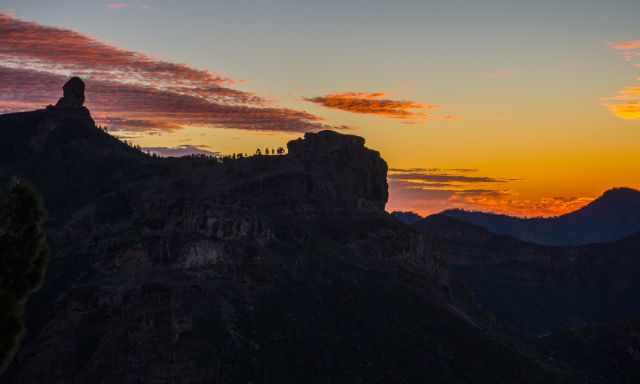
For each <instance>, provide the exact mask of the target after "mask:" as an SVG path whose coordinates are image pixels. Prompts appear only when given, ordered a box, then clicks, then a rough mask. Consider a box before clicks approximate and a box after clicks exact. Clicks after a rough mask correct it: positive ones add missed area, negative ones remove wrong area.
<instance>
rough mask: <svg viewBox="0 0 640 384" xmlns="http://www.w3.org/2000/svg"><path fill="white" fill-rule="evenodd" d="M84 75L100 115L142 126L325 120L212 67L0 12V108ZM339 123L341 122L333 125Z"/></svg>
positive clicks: (262, 126)
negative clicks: (277, 103) (280, 104)
mask: <svg viewBox="0 0 640 384" xmlns="http://www.w3.org/2000/svg"><path fill="white" fill-rule="evenodd" d="M70 74H74V75H80V76H82V77H84V78H85V79H86V80H87V103H88V106H89V107H90V108H91V109H92V112H94V115H95V117H96V118H97V120H99V121H101V122H103V123H105V124H109V125H110V126H111V127H112V128H115V129H121V130H132V131H137V132H144V131H152V132H162V131H166V130H175V129H180V128H182V127H185V126H189V125H196V124H198V125H203V126H211V127H228V128H238V129H250V130H269V131H289V132H305V131H312V130H318V129H324V128H328V126H327V125H325V124H324V123H323V122H322V119H320V118H319V117H317V116H314V115H312V114H310V113H307V112H303V111H295V110H291V109H286V108H273V107H268V105H269V103H268V102H267V101H266V100H265V99H263V98H260V97H258V96H256V95H254V94H252V93H248V92H244V91H240V90H236V89H233V88H230V87H229V85H230V84H233V81H232V80H230V79H228V78H226V77H223V76H220V75H217V74H214V73H212V72H210V71H206V70H201V69H196V68H193V67H190V66H188V65H185V64H176V63H172V62H168V61H163V60H158V59H154V58H151V57H150V56H148V55H145V54H142V53H138V52H133V51H128V50H125V49H121V48H118V47H115V46H113V45H109V44H106V43H103V42H100V41H98V40H96V39H94V38H91V37H88V36H85V35H82V34H80V33H77V32H74V31H70V30H67V29H61V28H54V27H48V26H42V25H40V24H37V23H32V22H27V21H23V20H20V19H17V18H15V17H13V16H10V15H7V14H1V13H0V92H2V93H0V110H3V111H5V112H7V111H14V110H20V109H26V108H27V107H29V108H31V107H34V106H42V105H44V104H48V103H55V101H56V99H57V97H59V95H60V89H61V86H62V84H63V83H64V80H65V79H66V78H67V77H68V76H69V75H70ZM331 128H337V127H331Z"/></svg>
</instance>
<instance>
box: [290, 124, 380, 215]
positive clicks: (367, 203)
mask: <svg viewBox="0 0 640 384" xmlns="http://www.w3.org/2000/svg"><path fill="white" fill-rule="evenodd" d="M287 147H288V150H289V155H290V156H291V157H293V158H295V159H297V160H299V161H301V162H302V163H303V164H304V168H305V171H306V172H308V173H309V174H311V175H314V177H313V179H312V183H311V185H310V192H311V193H312V194H313V195H314V196H316V197H317V199H318V200H326V199H330V200H333V201H335V202H336V203H337V204H339V205H340V206H341V207H344V208H345V209H348V208H349V207H357V208H361V209H371V210H377V211H382V210H384V207H385V205H386V204H387V199H388V192H387V179H386V177H387V164H386V162H385V161H384V160H382V158H381V157H380V154H379V153H378V152H376V151H372V150H363V148H364V139H363V138H362V137H358V136H351V135H341V134H338V133H336V132H333V131H322V132H318V133H307V134H305V136H304V139H298V140H294V141H291V142H289V143H288V144H287Z"/></svg>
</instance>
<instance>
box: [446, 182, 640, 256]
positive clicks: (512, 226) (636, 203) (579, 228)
mask: <svg viewBox="0 0 640 384" xmlns="http://www.w3.org/2000/svg"><path fill="white" fill-rule="evenodd" d="M439 215H445V216H449V217H455V218H457V219H460V220H464V221H467V222H469V223H473V224H476V225H479V226H481V227H483V228H486V229H488V230H490V231H492V232H494V233H497V234H506V235H511V236H513V237H516V238H519V239H521V240H525V241H529V242H533V243H537V244H542V245H555V246H563V245H587V244H595V243H604V242H610V241H616V240H620V239H622V238H624V237H626V236H629V235H632V234H634V233H637V232H640V191H637V190H635V189H631V188H626V187H619V188H612V189H610V190H608V191H606V192H604V193H603V194H602V195H601V196H600V197H599V198H597V199H596V200H594V201H592V202H591V203H589V204H587V205H586V206H585V207H583V208H581V209H578V210H576V211H574V212H570V213H568V214H565V215H562V216H557V217H550V218H518V217H513V216H507V215H500V214H494V213H486V212H477V211H463V210H447V211H444V212H442V213H440V214H439Z"/></svg>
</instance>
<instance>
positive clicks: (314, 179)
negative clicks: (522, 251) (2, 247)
mask: <svg viewBox="0 0 640 384" xmlns="http://www.w3.org/2000/svg"><path fill="white" fill-rule="evenodd" d="M83 110H84V109H83V108H81V107H77V108H71V109H67V108H58V107H54V108H50V109H48V110H43V111H36V112H32V113H27V114H19V115H8V116H1V117H0V129H1V130H2V132H3V134H7V135H11V137H12V140H13V142H14V144H15V145H16V148H23V149H24V151H23V152H13V153H12V155H11V156H5V157H4V158H3V159H2V162H0V164H1V167H0V170H1V171H2V173H1V174H0V175H5V176H9V175H19V176H21V177H24V178H29V179H30V180H32V181H33V182H34V184H36V186H37V187H38V188H39V189H40V190H41V191H44V192H43V194H44V197H45V201H46V202H47V206H48V208H49V210H50V214H51V218H52V220H51V222H50V230H49V233H50V241H51V243H52V260H51V263H50V270H49V274H48V277H47V283H46V285H45V287H44V288H43V290H42V291H41V292H40V293H39V294H38V295H37V297H35V298H34V300H32V302H31V303H30V306H29V308H28V311H27V318H28V329H29V334H28V336H27V338H26V339H25V344H24V346H23V348H22V350H21V351H20V353H19V355H18V357H17V359H16V360H15V362H14V364H13V366H12V367H11V370H10V371H9V373H8V374H7V376H6V380H7V381H8V382H15V383H42V382H47V383H70V382H92V381H94V382H101V383H111V382H118V383H140V382H145V383H148V382H158V383H169V382H185V383H186V382H189V383H205V382H206V383H210V382H216V383H231V382H242V383H246V382H254V383H256V382H264V383H268V382H319V383H320V382H322V383H325V382H345V383H346V382H349V383H353V382H374V381H378V382H416V381H424V380H425V378H427V379H429V380H435V381H443V380H444V381H448V382H467V381H468V380H469V379H468V378H470V377H473V378H474V380H473V381H474V382H495V377H496V373H497V372H498V375H499V377H503V378H505V380H506V381H503V382H516V381H517V382H543V381H544V382H548V381H549V380H553V379H556V378H557V376H556V375H554V374H552V373H550V372H548V371H546V370H545V369H543V368H541V367H540V366H539V365H538V364H537V363H535V362H533V361H531V360H529V359H527V358H525V357H523V356H521V355H519V354H517V353H513V351H511V350H510V349H509V348H508V347H506V346H504V345H502V344H499V343H496V342H494V341H492V340H491V339H489V338H488V337H487V336H486V335H484V334H483V333H482V332H480V331H478V330H477V329H476V328H475V327H474V326H473V324H471V323H469V322H468V321H466V320H465V319H464V317H463V316H460V314H459V313H458V312H457V311H452V310H451V309H450V306H449V302H448V293H447V288H446V286H447V278H446V271H445V270H444V265H443V261H442V259H441V258H439V257H434V256H433V255H432V254H431V253H429V252H426V251H425V247H424V243H423V239H422V237H421V235H420V234H419V233H418V231H415V230H412V229H411V228H409V227H407V226H405V225H403V224H401V223H399V222H397V221H395V220H393V219H392V218H390V216H389V215H387V214H386V213H385V212H384V205H385V203H386V200H387V188H386V187H387V185H386V170H387V166H386V164H385V162H384V161H383V160H382V159H381V158H380V156H379V154H378V153H377V152H375V151H372V150H369V149H367V148H366V147H365V146H364V140H363V139H362V138H359V137H355V136H345V135H341V134H338V133H335V132H319V133H308V134H306V135H305V137H304V138H303V139H299V140H295V141H293V142H290V143H289V145H288V147H289V154H288V155H286V156H256V157H251V158H244V159H237V160H233V161H225V162H219V161H218V160H215V159H193V158H184V159H157V158H151V157H148V156H146V155H144V154H141V153H139V152H137V151H135V150H133V149H131V148H129V147H127V146H126V145H124V144H122V143H120V142H118V141H117V140H115V139H113V138H111V137H110V136H108V135H107V134H106V133H104V132H102V131H100V130H98V129H97V128H95V126H94V124H93V121H92V120H90V117H89V115H88V114H87V115H86V116H84V118H82V117H81V115H82V114H84V112H83ZM425 367H427V368H428V369H427V370H426V372H425ZM499 381H500V380H499Z"/></svg>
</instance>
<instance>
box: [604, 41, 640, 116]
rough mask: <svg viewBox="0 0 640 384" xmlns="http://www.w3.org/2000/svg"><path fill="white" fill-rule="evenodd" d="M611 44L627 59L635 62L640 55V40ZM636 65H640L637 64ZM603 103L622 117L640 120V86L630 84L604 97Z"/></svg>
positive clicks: (614, 113) (615, 114)
mask: <svg viewBox="0 0 640 384" xmlns="http://www.w3.org/2000/svg"><path fill="white" fill-rule="evenodd" d="M610 46H611V47H612V48H613V49H615V50H616V51H618V52H621V53H622V56H623V57H624V58H625V60H627V61H630V62H633V61H634V60H635V59H636V58H638V57H640V40H629V41H621V42H617V43H612V44H610ZM634 67H636V68H638V67H640V66H639V65H638V64H636V65H634ZM603 105H604V106H605V107H606V108H607V109H609V111H610V112H611V113H613V115H614V116H616V117H618V118H620V119H624V120H640V86H639V85H633V86H628V87H625V88H623V89H622V90H620V91H618V93H617V94H616V95H615V96H611V97H606V98H603Z"/></svg>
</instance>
